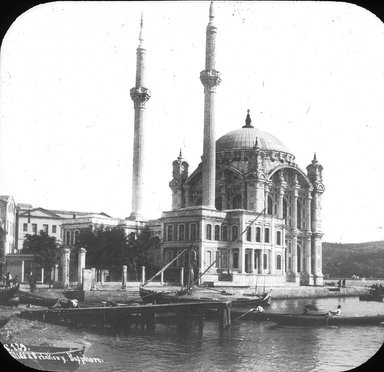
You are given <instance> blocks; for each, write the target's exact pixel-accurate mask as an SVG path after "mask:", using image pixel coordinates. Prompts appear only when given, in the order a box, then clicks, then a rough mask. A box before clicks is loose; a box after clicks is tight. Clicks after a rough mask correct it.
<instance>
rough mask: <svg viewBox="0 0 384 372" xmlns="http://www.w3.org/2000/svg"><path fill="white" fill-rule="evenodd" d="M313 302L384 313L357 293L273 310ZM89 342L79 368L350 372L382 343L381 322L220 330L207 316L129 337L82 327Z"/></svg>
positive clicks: (285, 305) (279, 306) (296, 307)
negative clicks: (182, 328)
mask: <svg viewBox="0 0 384 372" xmlns="http://www.w3.org/2000/svg"><path fill="white" fill-rule="evenodd" d="M308 303H312V304H314V305H316V306H318V308H319V310H320V311H323V312H326V311H328V310H330V309H331V310H332V309H335V308H336V307H337V305H338V304H340V305H341V307H342V314H343V315H376V314H384V303H378V302H360V301H359V300H358V298H355V297H352V298H327V299H300V300H275V301H273V304H272V306H271V308H269V310H268V311H277V312H296V313H300V312H301V311H302V309H303V305H305V304H308ZM77 332H78V333H79V334H78V335H77V336H76V337H81V336H82V337H83V340H84V342H85V343H86V344H87V345H89V346H88V348H87V350H86V353H85V355H86V356H87V357H98V358H102V359H103V360H104V362H103V363H102V364H91V363H88V364H85V365H83V366H81V367H80V368H79V371H170V370H174V371H255V370H259V371H263V372H264V371H265V372H268V371H292V372H293V371H327V372H333V371H347V370H349V369H352V368H355V367H357V366H359V365H361V364H362V363H364V362H365V361H367V360H368V359H369V358H371V357H372V356H373V355H374V354H375V353H376V352H377V351H378V350H379V348H380V347H381V345H382V344H383V342H384V325H377V326H358V327H356V326H329V327H294V326H278V325H275V324H274V323H272V322H254V321H238V322H234V323H233V324H232V326H231V327H230V329H229V330H228V331H224V332H220V331H219V329H218V325H217V323H216V322H215V321H206V322H205V324H204V331H203V334H199V331H198V327H197V326H193V327H192V328H191V329H190V330H189V333H188V334H184V335H178V334H177V331H176V327H175V326H165V325H157V328H156V331H155V332H154V333H153V334H148V333H147V334H146V333H144V332H143V331H132V333H131V334H129V335H125V336H114V335H112V334H110V333H107V332H106V333H103V334H101V333H96V332H90V331H89V330H86V329H80V330H77Z"/></svg>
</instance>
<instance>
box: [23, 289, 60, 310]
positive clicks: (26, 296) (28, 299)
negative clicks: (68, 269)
mask: <svg viewBox="0 0 384 372" xmlns="http://www.w3.org/2000/svg"><path fill="white" fill-rule="evenodd" d="M19 298H20V303H22V304H29V305H36V306H44V307H48V308H49V307H52V306H54V305H55V304H56V303H57V301H58V300H59V298H58V297H54V298H47V297H43V296H39V295H37V294H36V293H29V292H24V291H19Z"/></svg>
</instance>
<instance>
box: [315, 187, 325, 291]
mask: <svg viewBox="0 0 384 372" xmlns="http://www.w3.org/2000/svg"><path fill="white" fill-rule="evenodd" d="M312 203H313V209H312V210H313V218H312V236H313V242H314V255H315V257H314V267H313V273H314V284H315V285H322V284H323V272H322V257H321V256H322V254H321V253H322V244H321V239H322V236H323V233H322V232H321V216H320V211H321V194H320V193H317V192H315V193H314V194H313V199H312Z"/></svg>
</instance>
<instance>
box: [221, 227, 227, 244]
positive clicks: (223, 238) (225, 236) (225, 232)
mask: <svg viewBox="0 0 384 372" xmlns="http://www.w3.org/2000/svg"><path fill="white" fill-rule="evenodd" d="M222 234H223V237H222V240H223V241H225V242H226V241H227V240H228V226H227V225H223V230H222Z"/></svg>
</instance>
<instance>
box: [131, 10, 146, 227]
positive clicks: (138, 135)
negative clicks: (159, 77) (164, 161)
mask: <svg viewBox="0 0 384 372" xmlns="http://www.w3.org/2000/svg"><path fill="white" fill-rule="evenodd" d="M145 54H146V50H145V48H144V39H143V15H141V21H140V34H139V45H138V47H137V49H136V56H137V57H136V85H135V87H134V88H132V89H131V91H130V94H131V98H132V100H133V103H134V109H135V129H134V142H133V172H132V211H131V215H130V217H129V219H131V220H136V221H138V220H141V219H142V218H143V215H142V191H143V186H144V180H143V165H144V124H145V123H144V113H145V103H146V102H147V101H148V99H149V98H150V97H151V92H150V90H149V89H147V88H145Z"/></svg>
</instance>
